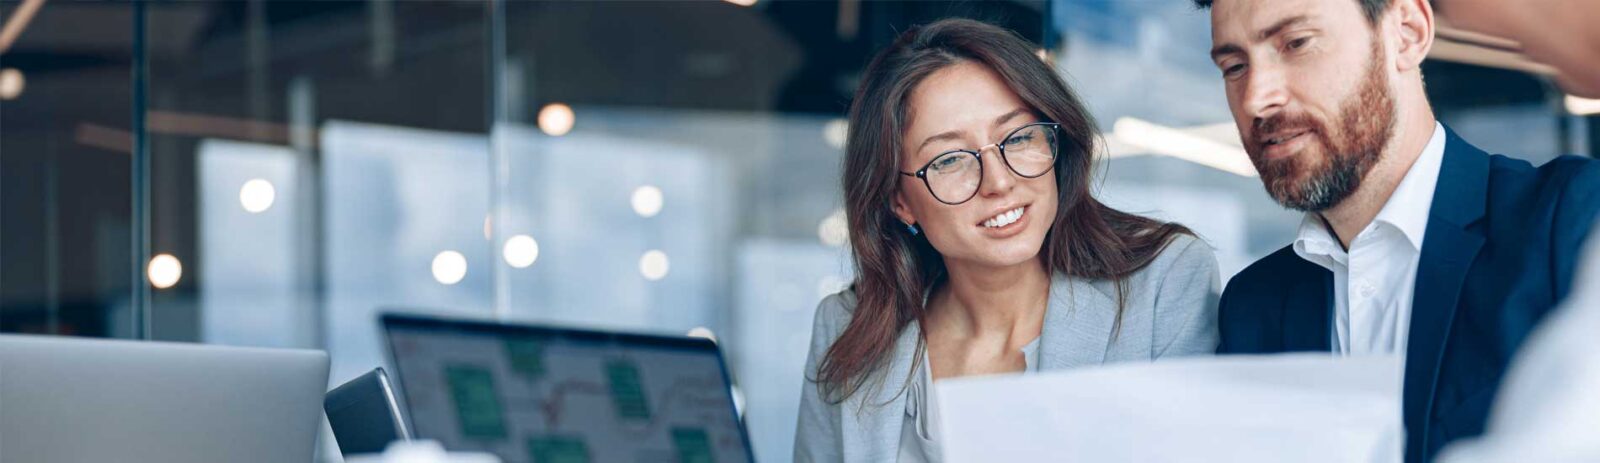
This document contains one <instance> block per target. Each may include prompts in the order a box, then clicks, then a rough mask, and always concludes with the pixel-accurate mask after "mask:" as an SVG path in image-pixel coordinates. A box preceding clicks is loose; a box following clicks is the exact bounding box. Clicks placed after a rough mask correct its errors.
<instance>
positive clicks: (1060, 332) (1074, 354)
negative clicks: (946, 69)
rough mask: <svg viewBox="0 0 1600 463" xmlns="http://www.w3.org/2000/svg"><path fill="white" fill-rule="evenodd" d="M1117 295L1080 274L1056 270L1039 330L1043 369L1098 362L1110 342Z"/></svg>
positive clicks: (1103, 355) (1103, 359) (1102, 359)
mask: <svg viewBox="0 0 1600 463" xmlns="http://www.w3.org/2000/svg"><path fill="white" fill-rule="evenodd" d="M1116 317H1117V304H1116V299H1115V298H1114V297H1113V296H1112V295H1109V294H1106V293H1105V292H1102V291H1101V290H1100V289H1099V288H1096V287H1094V285H1091V284H1089V283H1088V282H1085V281H1083V280H1082V279H1079V278H1072V277H1069V276H1066V275H1061V274H1056V275H1053V276H1052V277H1051V279H1050V302H1049V305H1048V306H1047V307H1045V313H1044V327H1043V328H1042V329H1041V330H1040V333H1039V338H1040V339H1039V364H1040V366H1042V367H1043V368H1045V369H1064V368H1076V367H1082V366H1092V365H1100V364H1102V363H1104V362H1105V359H1106V348H1107V347H1108V346H1109V345H1110V344H1111V328H1112V325H1113V324H1115V323H1116Z"/></svg>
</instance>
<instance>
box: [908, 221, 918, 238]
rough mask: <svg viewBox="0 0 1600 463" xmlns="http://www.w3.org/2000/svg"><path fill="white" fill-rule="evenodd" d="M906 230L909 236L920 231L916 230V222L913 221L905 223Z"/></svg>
mask: <svg viewBox="0 0 1600 463" xmlns="http://www.w3.org/2000/svg"><path fill="white" fill-rule="evenodd" d="M906 231H908V232H910V233H911V236H917V233H920V232H919V231H917V224H914V223H908V224H906Z"/></svg>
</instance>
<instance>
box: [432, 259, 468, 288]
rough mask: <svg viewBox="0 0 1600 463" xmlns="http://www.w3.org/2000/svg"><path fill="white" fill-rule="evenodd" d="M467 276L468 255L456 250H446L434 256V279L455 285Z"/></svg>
mask: <svg viewBox="0 0 1600 463" xmlns="http://www.w3.org/2000/svg"><path fill="white" fill-rule="evenodd" d="M466 277H467V256H463V255H461V253H459V252H455V251H444V252H441V253H439V254H438V255H435V256H433V279H434V280H435V281H438V282H439V283H441V284H446V285H453V284H456V283H460V282H461V279H462V278H466Z"/></svg>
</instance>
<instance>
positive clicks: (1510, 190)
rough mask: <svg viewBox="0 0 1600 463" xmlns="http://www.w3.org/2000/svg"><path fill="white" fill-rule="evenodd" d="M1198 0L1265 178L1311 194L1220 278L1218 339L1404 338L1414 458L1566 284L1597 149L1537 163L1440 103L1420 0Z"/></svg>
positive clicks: (1298, 347) (1291, 201)
mask: <svg viewBox="0 0 1600 463" xmlns="http://www.w3.org/2000/svg"><path fill="white" fill-rule="evenodd" d="M1195 2H1196V4H1197V5H1199V6H1200V7H1202V8H1206V7H1209V8H1210V10H1211V23H1212V42H1213V49H1212V52H1211V56H1212V59H1213V61H1214V62H1215V63H1216V65H1217V68H1218V69H1220V70H1221V71H1222V76H1223V80H1224V81H1225V84H1224V85H1225V87H1226V93H1227V97H1228V105H1229V107H1230V109H1231V110H1232V112H1233V117H1234V121H1235V123H1236V125H1237V126H1238V128H1239V133H1240V135H1241V138H1242V140H1243V142H1244V146H1245V149H1246V151H1247V152H1248V153H1249V154H1250V160H1251V161H1252V162H1253V163H1255V166H1256V170H1257V171H1259V172H1260V174H1261V181H1262V183H1263V184H1264V185H1265V186H1266V189H1267V193H1268V194H1270V195H1271V196H1272V197H1273V199H1275V200H1277V201H1278V203H1280V204H1282V205H1283V206H1284V207H1288V208H1292V209H1296V210H1300V211H1304V212H1305V213H1306V214H1305V218H1304V220H1303V221H1302V223H1301V226H1300V229H1299V232H1298V236H1297V238H1296V239H1295V241H1294V243H1293V244H1291V245H1289V246H1286V247H1284V248H1283V249H1280V250H1278V251H1277V252H1275V253H1273V254H1271V255H1269V256H1267V257H1265V258H1263V259H1261V260H1260V261H1257V262H1255V263H1254V264H1252V265H1251V266H1250V267H1249V268H1246V269H1245V270H1244V271H1242V272H1240V273H1239V274H1238V275H1237V276H1235V277H1233V279H1232V280H1231V281H1229V283H1228V286H1227V289H1226V290H1225V291H1224V293H1223V295H1222V300H1221V303H1220V304H1221V307H1220V309H1219V315H1218V316H1219V326H1220V329H1221V335H1222V342H1221V346H1220V347H1219V349H1218V350H1219V352H1221V353H1275V352H1291V351H1328V352H1333V353H1335V354H1337V355H1351V356H1356V355H1399V356H1400V358H1401V359H1402V361H1401V364H1402V365H1403V367H1402V369H1403V371H1402V372H1401V375H1402V377H1403V378H1404V385H1403V388H1404V390H1403V393H1402V395H1401V397H1402V402H1403V410H1402V415H1403V417H1404V424H1405V427H1406V450H1405V454H1406V455H1405V457H1406V461H1408V462H1418V463H1420V462H1425V461H1430V460H1432V459H1433V456H1434V455H1435V454H1436V452H1437V451H1438V449H1439V448H1440V447H1442V446H1444V445H1445V444H1446V443H1449V442H1450V441H1452V440H1456V439H1459V438H1462V437H1468V436H1474V435H1477V434H1480V433H1482V432H1483V427H1484V421H1485V415H1487V413H1488V409H1489V404H1490V403H1491V402H1492V400H1493V398H1494V395H1495V393H1496V391H1497V390H1498V387H1499V382H1500V378H1501V376H1502V375H1503V374H1504V372H1505V369H1506V364H1507V363H1508V362H1509V359H1510V358H1511V356H1512V354H1513V353H1514V351H1515V350H1516V348H1517V346H1518V345H1519V344H1521V343H1522V341H1523V339H1524V338H1525V337H1526V336H1527V335H1528V332H1529V330H1530V329H1531V328H1532V327H1533V326H1534V325H1535V324H1536V323H1538V322H1539V320H1540V318H1542V317H1543V316H1544V314H1545V313H1546V312H1547V311H1549V310H1550V308H1551V307H1552V306H1554V305H1555V304H1556V303H1557V302H1559V301H1560V300H1561V299H1562V298H1563V297H1565V296H1566V294H1567V293H1568V291H1569V290H1570V289H1571V283H1572V274H1573V268H1574V263H1575V260H1576V259H1577V255H1578V249H1579V247H1580V245H1581V243H1582V241H1583V239H1584V238H1585V236H1586V235H1588V230H1589V228H1590V224H1592V223H1593V222H1594V217H1595V216H1596V211H1597V209H1600V163H1596V162H1593V161H1590V160H1586V159H1581V158H1576V157H1563V158H1560V159H1556V160H1554V161H1550V162H1549V163H1547V164H1545V165H1543V166H1540V167H1534V166H1532V165H1530V164H1529V163H1527V162H1525V161H1520V160H1516V159H1513V158H1509V157H1505V156H1500V155H1493V156H1491V155H1489V154H1487V153H1484V152H1483V151H1481V150H1479V149H1477V148H1475V147H1473V146H1472V145H1471V144H1469V143H1467V142H1466V141H1465V140H1464V139H1462V138H1461V137H1460V136H1458V135H1457V134H1455V133H1454V132H1452V131H1450V130H1449V129H1447V128H1445V127H1444V126H1443V125H1441V124H1439V123H1438V122H1437V121H1435V120H1434V116H1433V111H1432V109H1431V107H1430V106H1429V104H1428V101H1427V97H1426V94H1425V93H1424V91H1423V81H1422V74H1421V71H1420V67H1421V65H1422V62H1423V60H1424V59H1425V58H1426V56H1427V54H1428V49H1429V47H1431V46H1432V44H1433V32H1434V17H1433V11H1432V10H1431V7H1430V5H1429V2H1428V0H1214V1H1212V0H1195ZM1213 3H1214V4H1213Z"/></svg>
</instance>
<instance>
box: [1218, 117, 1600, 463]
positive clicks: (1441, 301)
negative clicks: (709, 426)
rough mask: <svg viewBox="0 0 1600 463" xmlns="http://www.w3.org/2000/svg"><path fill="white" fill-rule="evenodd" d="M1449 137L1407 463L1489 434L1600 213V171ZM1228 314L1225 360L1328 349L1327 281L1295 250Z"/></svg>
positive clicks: (1416, 320) (1596, 166) (1409, 388)
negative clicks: (1515, 361) (1510, 366)
mask: <svg viewBox="0 0 1600 463" xmlns="http://www.w3.org/2000/svg"><path fill="white" fill-rule="evenodd" d="M1445 132H1446V142H1445V152H1444V162H1443V164H1442V165H1441V167H1440V171H1439V183H1438V185H1437V186H1436V187H1435V188H1434V193H1433V206H1432V208H1431V209H1430V210H1429V212H1428V228H1427V232H1426V234H1425V235H1424V237H1423V243H1422V254H1421V260H1420V261H1419V264H1418V266H1417V281H1416V288H1415V291H1414V293H1413V294H1414V295H1413V299H1412V304H1411V328H1410V338H1409V339H1408V341H1407V344H1408V345H1407V346H1406V362H1405V391H1404V393H1403V395H1402V398H1401V401H1402V403H1403V405H1402V408H1403V410H1402V412H1403V416H1404V422H1405V427H1406V450H1405V457H1406V461H1407V462H1408V463H1422V462H1427V461H1431V460H1432V459H1433V458H1434V456H1435V455H1437V453H1438V451H1439V449H1440V448H1441V447H1444V445H1445V444H1447V443H1449V442H1451V441H1453V440H1456V439H1460V438H1463V437H1471V436H1476V435H1479V434H1482V433H1483V427H1484V423H1485V421H1486V418H1487V417H1488V414H1489V408H1490V404H1491V403H1492V402H1493V400H1494V396H1495V392H1496V391H1497V390H1498V389H1499V385H1500V378H1501V376H1502V375H1503V374H1504V373H1505V370H1506V364H1507V362H1509V361H1510V359H1511V358H1512V354H1513V353H1514V352H1515V351H1516V349H1517V347H1518V346H1519V345H1521V344H1522V341H1523V339H1524V338H1526V337H1527V336H1528V333H1529V331H1530V330H1532V329H1533V327H1534V325H1536V324H1538V323H1539V320H1540V319H1541V318H1543V317H1544V315H1545V313H1546V312H1548V311H1549V310H1550V308H1551V307H1552V306H1554V305H1555V304H1556V303H1557V302H1558V301H1560V300H1561V299H1562V298H1563V297H1565V296H1566V295H1567V293H1568V290H1570V289H1571V288H1570V285H1571V283H1572V274H1573V269H1574V266H1575V263H1576V260H1577V258H1578V254H1579V252H1578V251H1579V248H1580V245H1581V244H1582V242H1583V240H1584V237H1585V236H1586V235H1588V232H1589V228H1590V225H1591V224H1593V223H1594V220H1595V214H1596V211H1597V210H1600V162H1596V161H1594V160H1591V159H1587V158H1579V157H1573V156H1565V157H1561V158H1558V159H1555V160H1553V161H1550V162H1548V163H1546V164H1545V165H1543V166H1540V167H1534V166H1533V165H1531V164H1529V163H1528V162H1526V161H1521V160H1517V159H1512V158H1508V157H1505V156H1500V155H1493V156H1491V155H1489V154H1487V153H1484V152H1483V151H1482V150H1479V149H1478V148H1476V147H1473V146H1472V145H1470V144H1468V143H1467V142H1466V141H1464V140H1462V139H1461V138H1460V137H1458V136H1456V134H1455V133H1454V132H1451V131H1450V130H1449V129H1448V128H1447V129H1445ZM1220 304H1221V307H1220V308H1219V312H1218V322H1219V328H1220V330H1221V334H1222V342H1221V344H1220V346H1219V347H1218V353H1223V354H1229V353H1240V354H1261V353H1277V352H1295V351H1331V350H1332V345H1331V341H1332V338H1333V334H1332V333H1333V331H1332V329H1333V325H1332V321H1331V320H1332V317H1333V307H1334V299H1333V273H1331V272H1329V271H1328V270H1327V269H1324V268H1322V267H1321V266H1318V265H1317V264H1313V263H1311V262H1308V261H1306V260H1304V259H1301V258H1300V256H1299V255H1297V254H1295V252H1294V250H1293V249H1292V247H1285V248H1283V249H1280V250H1278V251H1277V252H1274V253H1272V254H1271V255H1269V256H1267V257H1265V258H1262V259H1261V260H1259V261H1256V262H1255V263H1254V264H1251V265H1250V266H1249V267H1248V268H1245V269H1244V271H1242V272H1239V274H1238V275H1236V276H1234V277H1233V278H1232V279H1231V280H1230V281H1229V282H1228V286H1227V289H1225V290H1224V291H1223V293H1222V300H1221V302H1220Z"/></svg>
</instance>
